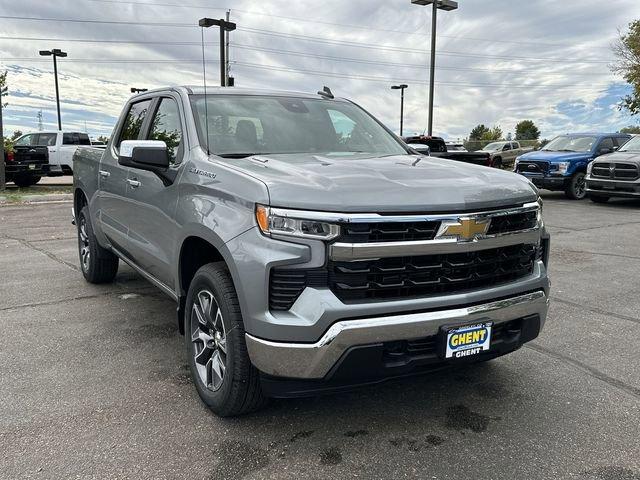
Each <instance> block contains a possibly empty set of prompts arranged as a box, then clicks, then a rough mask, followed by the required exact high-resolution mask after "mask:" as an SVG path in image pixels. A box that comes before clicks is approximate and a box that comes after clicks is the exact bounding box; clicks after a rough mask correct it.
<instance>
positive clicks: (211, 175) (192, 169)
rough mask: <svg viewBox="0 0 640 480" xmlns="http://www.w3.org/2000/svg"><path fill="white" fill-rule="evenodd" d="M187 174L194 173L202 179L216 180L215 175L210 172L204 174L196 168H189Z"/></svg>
mask: <svg viewBox="0 0 640 480" xmlns="http://www.w3.org/2000/svg"><path fill="white" fill-rule="evenodd" d="M189 172H191V173H195V174H196V175H202V176H203V177H209V178H216V174H215V173H212V172H205V171H204V170H200V169H199V168H196V167H190V168H189Z"/></svg>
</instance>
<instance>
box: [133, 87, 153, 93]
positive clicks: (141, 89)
mask: <svg viewBox="0 0 640 480" xmlns="http://www.w3.org/2000/svg"><path fill="white" fill-rule="evenodd" d="M147 90H149V89H148V88H136V87H131V93H142V92H146V91H147Z"/></svg>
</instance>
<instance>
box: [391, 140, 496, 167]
mask: <svg viewBox="0 0 640 480" xmlns="http://www.w3.org/2000/svg"><path fill="white" fill-rule="evenodd" d="M403 140H404V141H405V142H406V143H407V144H410V145H425V146H428V147H429V151H430V155H431V156H432V157H440V158H449V159H451V160H457V161H459V162H465V163H472V164H474V165H483V166H485V167H492V166H493V162H492V160H491V156H490V155H489V154H488V153H484V152H480V153H478V152H461V151H454V152H451V151H449V150H448V149H447V144H446V143H445V141H444V139H443V138H442V137H430V136H427V135H418V136H415V137H404V138H403ZM421 153H422V152H421Z"/></svg>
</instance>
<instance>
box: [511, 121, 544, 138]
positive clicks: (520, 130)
mask: <svg viewBox="0 0 640 480" xmlns="http://www.w3.org/2000/svg"><path fill="white" fill-rule="evenodd" d="M538 138H540V130H538V127H536V124H535V123H533V120H522V121H521V122H518V124H517V125H516V140H537V139H538Z"/></svg>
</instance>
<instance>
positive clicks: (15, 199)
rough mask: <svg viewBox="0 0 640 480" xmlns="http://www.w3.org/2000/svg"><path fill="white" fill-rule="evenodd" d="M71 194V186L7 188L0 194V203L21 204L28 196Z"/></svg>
mask: <svg viewBox="0 0 640 480" xmlns="http://www.w3.org/2000/svg"><path fill="white" fill-rule="evenodd" d="M65 193H73V185H50V186H49V185H34V186H32V187H26V188H19V187H9V188H7V189H6V190H5V191H4V192H0V203H22V202H25V201H27V199H26V198H25V197H26V196H28V195H59V194H65Z"/></svg>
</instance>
